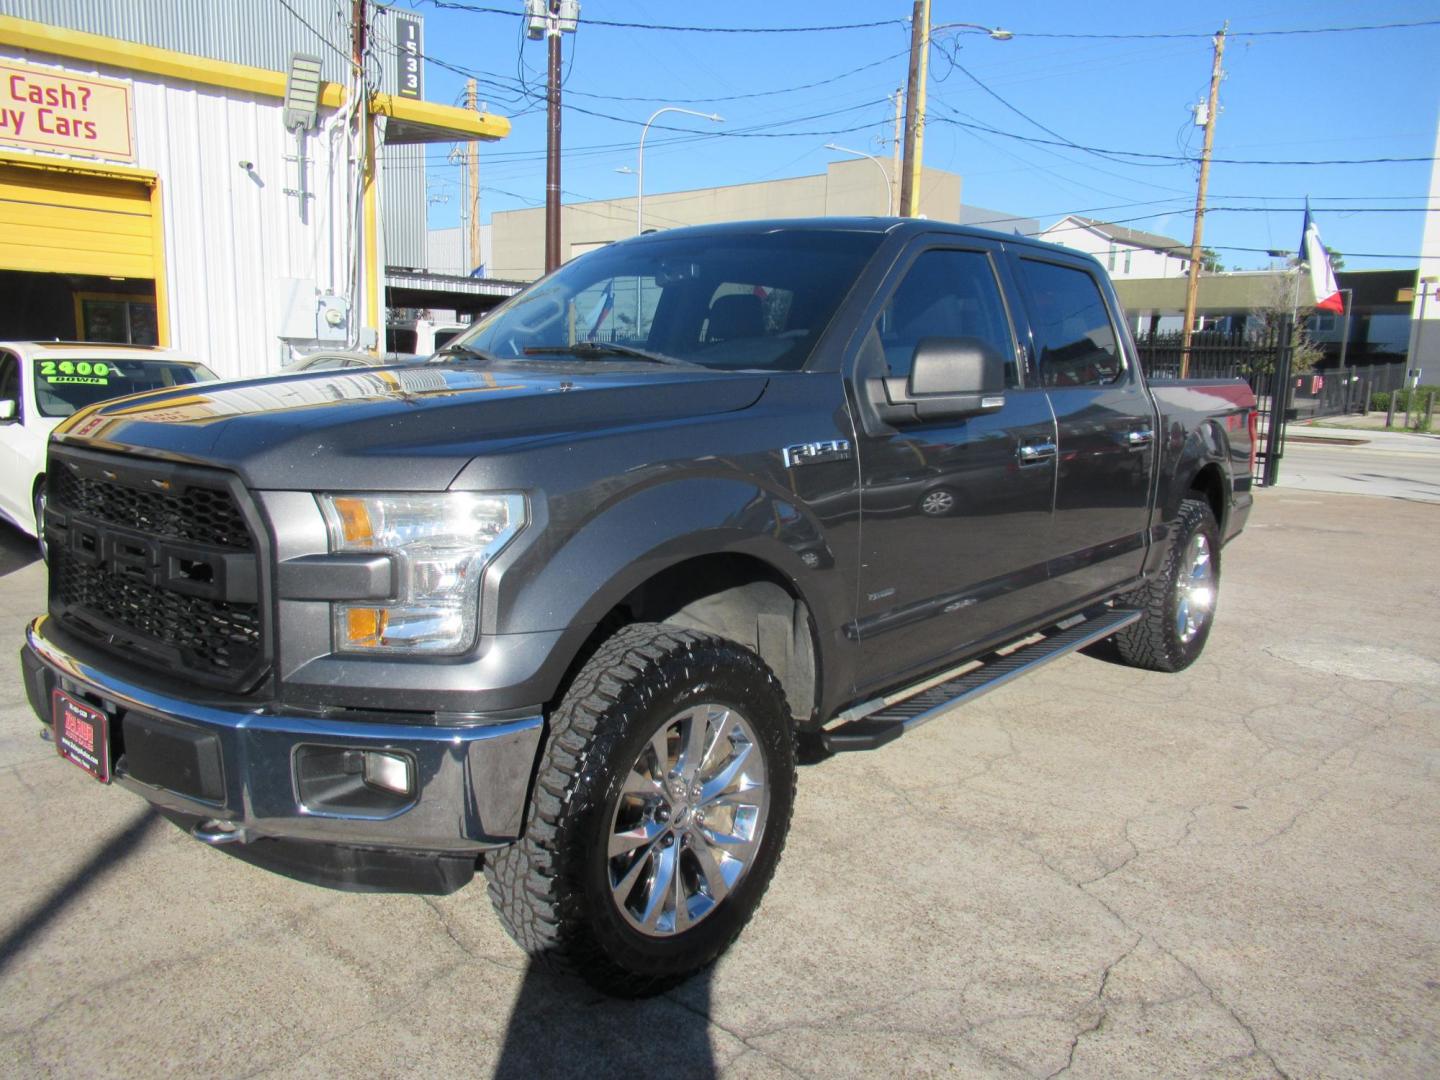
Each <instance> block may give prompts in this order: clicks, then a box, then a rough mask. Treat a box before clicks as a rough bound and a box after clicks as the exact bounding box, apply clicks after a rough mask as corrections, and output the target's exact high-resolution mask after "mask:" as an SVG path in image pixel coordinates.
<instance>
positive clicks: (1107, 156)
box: [942, 50, 1169, 169]
mask: <svg viewBox="0 0 1440 1080" xmlns="http://www.w3.org/2000/svg"><path fill="white" fill-rule="evenodd" d="M942 53H943V50H942ZM944 55H946V57H947V59H948V60H949V61H950V66H951V67H953V68H955V69H956V70H957V71H959V72H960V73H961V74H962V75H964V76H966V77H967V78H968V79H969V80H970V81H971V82H973V83H974V84H975V85H976V86H978V87H979V88H980V89H981V90H983V91H985V93H987V94H989V95H990V96H991V97H992V98H994V99H995V100H996V101H998V102H999V103H1000V104H1001V105H1004V106H1005V108H1007V109H1009V110H1010V111H1011V112H1013V113H1014V114H1015V115H1016V116H1018V117H1020V118H1021V119H1022V120H1025V121H1027V122H1028V123H1031V124H1033V125H1035V126H1036V127H1037V128H1039V129H1040V130H1041V131H1043V132H1045V133H1046V134H1047V135H1053V136H1055V138H1057V139H1059V140H1060V141H1061V143H1062V144H1063V145H1065V146H1069V147H1072V148H1073V149H1076V150H1083V151H1085V152H1086V153H1087V154H1094V155H1095V156H1096V157H1099V158H1103V159H1104V160H1106V161H1110V162H1114V163H1115V164H1117V165H1135V166H1140V167H1142V168H1147V169H1164V168H1169V163H1168V162H1166V163H1160V162H1157V163H1154V164H1151V163H1150V162H1147V161H1124V160H1120V159H1118V158H1117V157H1116V156H1115V155H1113V154H1111V153H1109V152H1108V151H1104V150H1096V149H1093V148H1091V147H1088V146H1082V145H1080V144H1079V143H1077V142H1075V141H1074V140H1073V139H1067V138H1066V137H1065V136H1064V135H1061V134H1060V133H1059V132H1058V131H1056V130H1055V129H1054V128H1051V127H1046V126H1045V125H1044V124H1042V123H1041V122H1040V121H1039V120H1036V119H1035V118H1034V117H1033V116H1031V115H1030V114H1029V113H1026V112H1022V111H1021V110H1020V109H1019V108H1018V107H1016V106H1015V105H1012V104H1010V102H1008V101H1006V100H1005V99H1004V98H1003V97H1001V96H1000V95H999V94H997V93H996V92H995V91H994V90H992V89H990V87H988V86H987V85H985V83H983V82H981V81H980V79H979V77H978V76H976V75H975V74H974V73H973V72H972V71H971V70H970V69H969V68H967V67H965V66H964V65H963V64H961V63H960V61H959V60H958V59H957V58H956V57H955V56H954V55H953V54H944ZM947 107H948V106H947ZM951 111H952V112H954V111H955V110H954V109H951Z"/></svg>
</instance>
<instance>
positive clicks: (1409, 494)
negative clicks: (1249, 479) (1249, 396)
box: [1279, 424, 1440, 503]
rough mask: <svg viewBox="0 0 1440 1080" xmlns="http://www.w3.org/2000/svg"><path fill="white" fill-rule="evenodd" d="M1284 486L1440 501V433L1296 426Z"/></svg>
mask: <svg viewBox="0 0 1440 1080" xmlns="http://www.w3.org/2000/svg"><path fill="white" fill-rule="evenodd" d="M1279 486H1280V487H1283V488H1291V489H1296V490H1303V491H1332V492H1337V493H1344V494H1351V495H1384V496H1388V497H1391V498H1396V499H1410V500H1413V501H1416V502H1429V503H1440V435H1429V434H1425V435H1421V434H1417V433H1415V432H1401V431H1380V430H1374V429H1365V428H1350V427H1320V426H1311V425H1307V424H1291V425H1290V426H1289V428H1288V430H1287V432H1286V442H1285V454H1284V457H1282V458H1281V461H1280V472H1279Z"/></svg>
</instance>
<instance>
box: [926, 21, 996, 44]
mask: <svg viewBox="0 0 1440 1080" xmlns="http://www.w3.org/2000/svg"><path fill="white" fill-rule="evenodd" d="M941 30H978V31H980V32H981V33H982V34H984V35H985V36H986V37H988V38H990V40H991V41H1009V40H1010V39H1011V38H1013V37H1014V36H1015V35H1014V34H1012V33H1011V32H1010V31H1009V30H1005V29H1002V28H1001V27H998V26H981V25H980V24H979V23H973V22H947V23H941V24H940V25H939V26H932V27H931V28H930V36H931V37H934V36H935V35H936V34H937V33H939V32H940V31H941Z"/></svg>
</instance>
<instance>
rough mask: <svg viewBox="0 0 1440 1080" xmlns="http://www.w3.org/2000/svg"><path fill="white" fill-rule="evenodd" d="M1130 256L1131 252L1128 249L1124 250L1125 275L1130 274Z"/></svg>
mask: <svg viewBox="0 0 1440 1080" xmlns="http://www.w3.org/2000/svg"><path fill="white" fill-rule="evenodd" d="M1131 254H1132V252H1131V250H1130V249H1129V248H1126V249H1125V273H1127V274H1128V273H1129V272H1130V256H1131Z"/></svg>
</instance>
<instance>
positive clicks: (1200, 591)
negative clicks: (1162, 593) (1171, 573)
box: [1175, 532, 1215, 645]
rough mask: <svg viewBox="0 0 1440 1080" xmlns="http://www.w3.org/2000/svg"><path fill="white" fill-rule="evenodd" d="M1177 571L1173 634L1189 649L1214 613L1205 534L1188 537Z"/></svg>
mask: <svg viewBox="0 0 1440 1080" xmlns="http://www.w3.org/2000/svg"><path fill="white" fill-rule="evenodd" d="M1179 569H1180V572H1179V573H1178V574H1176V575H1175V634H1176V636H1177V637H1179V639H1180V641H1181V642H1182V643H1183V644H1187V645H1188V644H1189V643H1190V642H1191V641H1194V640H1195V636H1196V635H1197V634H1199V633H1200V631H1201V630H1203V629H1204V628H1205V624H1206V623H1207V622H1209V621H1210V615H1211V613H1212V612H1213V611H1214V610H1215V563H1214V560H1213V559H1212V558H1211V557H1210V541H1209V539H1208V538H1207V537H1206V536H1205V534H1204V533H1198V532H1197V533H1196V534H1195V535H1194V536H1192V537H1190V542H1189V543H1188V544H1186V545H1185V554H1184V556H1183V557H1182V558H1181V560H1180V568H1179Z"/></svg>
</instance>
